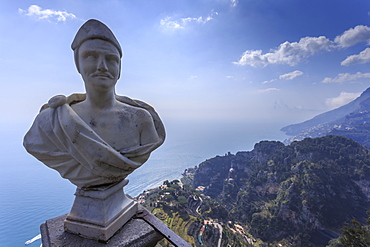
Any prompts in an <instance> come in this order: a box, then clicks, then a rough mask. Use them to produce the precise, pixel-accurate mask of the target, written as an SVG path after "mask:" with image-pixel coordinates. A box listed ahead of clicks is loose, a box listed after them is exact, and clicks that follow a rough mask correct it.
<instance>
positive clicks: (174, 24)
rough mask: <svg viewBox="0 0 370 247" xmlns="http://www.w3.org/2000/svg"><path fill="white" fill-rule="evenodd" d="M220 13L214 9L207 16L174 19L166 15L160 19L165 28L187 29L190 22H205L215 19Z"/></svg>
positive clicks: (172, 29)
mask: <svg viewBox="0 0 370 247" xmlns="http://www.w3.org/2000/svg"><path fill="white" fill-rule="evenodd" d="M214 15H218V13H217V12H214V11H212V13H211V14H210V15H208V16H207V17H202V16H200V17H186V18H180V19H178V20H173V18H172V17H166V18H164V19H161V20H160V25H161V27H162V28H164V29H165V30H171V31H174V30H179V29H185V28H186V27H187V26H188V25H189V24H190V23H198V24H205V23H207V22H209V21H211V20H213V16H214Z"/></svg>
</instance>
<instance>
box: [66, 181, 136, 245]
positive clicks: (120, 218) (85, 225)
mask: <svg viewBox="0 0 370 247" xmlns="http://www.w3.org/2000/svg"><path fill="white" fill-rule="evenodd" d="M127 183H128V180H127V179H125V180H123V181H121V182H120V183H117V184H114V185H109V186H101V187H96V188H88V189H78V188H77V190H76V193H75V196H76V197H75V201H74V203H73V206H72V209H71V212H70V213H69V214H68V215H67V218H66V220H65V221H64V229H65V231H67V232H70V233H74V234H77V235H81V236H84V237H86V238H91V239H95V240H100V241H104V242H106V241H108V240H109V239H110V238H111V237H112V236H113V235H114V234H115V233H116V232H117V231H118V230H119V229H120V228H121V227H122V226H123V225H124V224H125V223H126V222H128V221H129V220H130V219H131V218H132V216H134V215H135V214H136V212H137V210H138V204H137V202H135V201H133V200H131V199H129V198H127V197H126V195H125V194H124V192H123V187H124V186H125V185H126V184H127Z"/></svg>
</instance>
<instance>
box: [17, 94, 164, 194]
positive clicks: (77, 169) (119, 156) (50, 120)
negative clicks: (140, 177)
mask: <svg viewBox="0 0 370 247" xmlns="http://www.w3.org/2000/svg"><path fill="white" fill-rule="evenodd" d="M85 98H86V95H85V94H72V95H71V96H69V97H65V96H62V95H58V96H55V97H53V98H51V99H50V101H49V102H48V104H46V105H44V106H43V107H42V108H41V111H40V113H39V114H38V115H37V117H36V119H35V121H34V123H33V125H32V127H31V129H30V130H29V131H28V132H27V134H26V136H25V137H24V143H23V145H24V146H25V148H26V149H27V151H28V152H29V153H30V154H32V155H33V156H34V157H36V158H37V159H38V160H40V161H41V162H43V163H44V164H45V165H47V166H48V167H50V168H53V169H55V170H57V171H58V172H59V173H60V175H61V176H62V177H63V178H66V179H68V180H70V181H71V182H72V183H73V184H75V185H76V186H78V187H80V188H81V187H91V186H96V185H103V184H108V183H114V182H118V181H121V180H123V179H124V178H126V177H127V176H128V175H129V174H130V173H131V172H132V171H133V170H135V169H136V168H138V167H140V166H141V165H142V164H143V163H144V162H145V161H146V160H147V159H148V158H149V155H150V153H151V152H152V151H153V150H154V149H156V148H157V147H159V146H160V145H161V144H162V143H163V141H164V139H165V130H164V127H163V124H162V121H161V120H160V118H159V116H158V114H157V113H156V112H155V111H154V109H153V108H152V107H151V106H149V105H148V104H146V103H144V102H141V101H137V100H132V99H130V98H128V97H124V96H116V99H117V100H118V101H120V102H122V103H125V104H129V105H131V106H134V107H139V108H142V109H145V110H147V111H148V112H149V113H150V114H151V116H152V118H153V122H154V125H155V129H156V131H157V133H158V136H159V139H160V140H159V141H158V142H156V143H149V144H146V145H143V146H134V147H130V148H126V149H123V150H115V149H114V148H112V147H111V146H110V145H109V144H108V143H107V142H106V141H104V140H103V139H102V138H101V137H100V136H99V135H97V134H96V133H95V132H94V131H93V130H92V129H91V127H90V126H89V125H88V124H87V123H85V122H84V121H83V120H82V119H81V118H80V117H79V116H78V115H77V113H76V112H75V111H74V110H73V109H72V108H71V104H73V103H78V102H81V101H83V100H84V99H85Z"/></svg>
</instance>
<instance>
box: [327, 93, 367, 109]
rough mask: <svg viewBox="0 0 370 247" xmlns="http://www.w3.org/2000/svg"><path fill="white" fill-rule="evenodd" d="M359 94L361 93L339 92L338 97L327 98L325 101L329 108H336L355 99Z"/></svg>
mask: <svg viewBox="0 0 370 247" xmlns="http://www.w3.org/2000/svg"><path fill="white" fill-rule="evenodd" d="M360 94H361V93H347V92H341V93H340V94H339V96H338V97H335V98H329V99H327V100H326V101H325V103H326V105H327V106H329V107H330V108H338V107H340V106H343V105H345V104H347V103H349V102H351V101H352V100H354V99H356V98H357V97H359V96H360Z"/></svg>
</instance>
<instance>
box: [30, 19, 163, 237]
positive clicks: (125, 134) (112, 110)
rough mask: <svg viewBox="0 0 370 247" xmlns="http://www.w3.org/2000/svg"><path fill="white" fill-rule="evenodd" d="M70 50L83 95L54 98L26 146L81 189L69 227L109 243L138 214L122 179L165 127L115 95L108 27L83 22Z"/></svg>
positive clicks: (115, 54)
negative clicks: (125, 191)
mask: <svg viewBox="0 0 370 247" xmlns="http://www.w3.org/2000/svg"><path fill="white" fill-rule="evenodd" d="M72 50H73V51H74V58H75V64H76V67H77V71H78V72H79V73H80V75H81V77H82V79H83V81H84V83H85V89H86V94H72V95H70V96H68V97H66V96H64V95H57V96H54V97H52V98H51V99H50V100H49V102H48V103H47V104H45V105H44V106H43V107H42V108H41V111H40V113H39V114H38V115H37V116H36V119H35V121H34V123H33V125H32V126H31V128H30V130H29V131H28V132H27V134H26V135H25V137H24V143H23V144H24V147H25V148H26V150H27V151H28V152H29V153H30V154H32V155H33V156H34V157H35V158H37V159H38V160H40V161H41V162H43V163H44V164H45V165H46V166H48V167H50V168H52V169H55V170H57V171H58V172H59V173H60V175H61V176H62V177H63V178H65V179H68V180H69V181H70V182H71V183H73V184H74V185H76V186H77V192H76V194H75V195H76V199H75V202H74V205H73V208H72V210H71V212H70V213H69V215H68V217H67V220H66V221H65V226H64V227H65V229H66V230H67V231H69V232H72V233H78V234H81V235H84V236H87V237H89V238H93V239H99V240H102V241H106V240H107V239H109V238H110V237H111V236H112V235H113V234H114V233H115V232H116V231H117V230H118V229H120V228H121V227H122V226H123V225H124V224H125V223H126V222H127V221H128V220H129V219H130V218H131V217H132V216H133V215H134V214H136V212H137V204H136V202H134V201H132V200H130V199H128V198H126V197H125V195H124V192H123V186H124V185H125V184H127V181H128V180H125V179H126V177H127V176H128V175H129V174H130V173H132V172H133V171H134V170H135V169H137V168H138V167H140V166H141V165H142V164H144V163H145V162H146V161H147V160H148V158H149V156H150V154H151V152H152V151H154V150H155V149H156V148H158V147H159V146H160V145H162V143H163V142H164V139H165V129H164V126H163V123H162V121H161V119H160V117H159V115H158V114H157V113H156V112H155V110H154V108H153V107H151V106H150V105H148V104H147V103H144V102H142V101H139V100H133V99H130V98H128V97H126V96H119V95H116V93H115V86H116V83H117V81H118V79H119V78H120V75H121V58H122V50H121V46H120V45H119V43H118V41H117V39H116V38H115V36H114V34H113V32H112V31H111V30H110V29H109V28H108V27H107V26H106V25H104V24H103V23H102V22H100V21H98V20H89V21H87V22H85V23H84V24H83V25H82V26H81V28H80V29H79V31H78V32H77V34H76V37H75V39H74V41H73V42H72ZM117 186H118V187H117ZM112 190H114V191H112Z"/></svg>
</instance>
